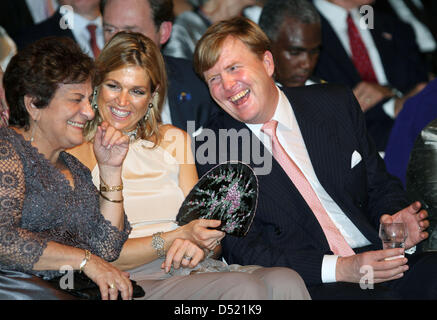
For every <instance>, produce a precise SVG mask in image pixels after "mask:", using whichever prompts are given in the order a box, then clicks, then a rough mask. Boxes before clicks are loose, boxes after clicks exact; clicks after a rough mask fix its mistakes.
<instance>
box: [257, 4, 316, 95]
mask: <svg viewBox="0 0 437 320" xmlns="http://www.w3.org/2000/svg"><path fill="white" fill-rule="evenodd" d="M258 25H259V26H260V28H261V29H262V30H263V31H264V32H265V34H266V35H267V37H269V39H270V41H271V43H272V54H273V59H274V60H275V65H276V68H275V80H276V81H277V82H279V83H280V84H281V85H283V86H284V87H299V86H304V85H310V84H314V83H320V80H319V79H316V77H314V75H313V72H314V68H315V67H316V64H317V60H318V58H319V52H320V46H321V44H322V28H321V24H320V16H319V13H318V12H317V10H316V8H314V6H313V5H312V4H311V2H310V1H308V0H298V1H296V0H292V1H289V0H270V1H267V2H266V4H265V5H264V7H263V9H262V11H261V16H260V19H259V23H258Z"/></svg>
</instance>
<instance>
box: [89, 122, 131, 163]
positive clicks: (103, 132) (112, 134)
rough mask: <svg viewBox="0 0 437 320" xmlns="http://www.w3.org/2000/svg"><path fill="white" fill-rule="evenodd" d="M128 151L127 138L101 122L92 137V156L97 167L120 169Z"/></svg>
mask: <svg viewBox="0 0 437 320" xmlns="http://www.w3.org/2000/svg"><path fill="white" fill-rule="evenodd" d="M128 150H129V137H128V136H126V135H124V134H123V133H122V132H121V131H119V130H117V129H115V128H114V127H112V126H110V125H109V124H108V123H107V122H102V124H101V125H100V126H99V127H98V128H97V132H96V135H95V137H94V154H95V156H96V160H97V163H98V164H99V166H109V167H121V165H122V164H123V161H124V158H125V157H126V154H127V151H128Z"/></svg>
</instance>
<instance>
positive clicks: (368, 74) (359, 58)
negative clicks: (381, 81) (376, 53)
mask: <svg viewBox="0 0 437 320" xmlns="http://www.w3.org/2000/svg"><path fill="white" fill-rule="evenodd" d="M346 23H347V33H348V35H349V44H350V47H351V51H352V62H353V63H354V65H355V68H357V71H358V73H359V75H360V77H361V79H362V80H363V81H368V82H373V83H378V80H377V78H376V75H375V71H374V70H373V66H372V62H371V61H370V57H369V54H368V52H367V48H366V46H365V45H364V42H363V40H362V39H361V35H360V32H359V31H358V29H357V27H356V26H355V23H354V22H353V20H352V17H351V15H350V14H348V15H347V19H346Z"/></svg>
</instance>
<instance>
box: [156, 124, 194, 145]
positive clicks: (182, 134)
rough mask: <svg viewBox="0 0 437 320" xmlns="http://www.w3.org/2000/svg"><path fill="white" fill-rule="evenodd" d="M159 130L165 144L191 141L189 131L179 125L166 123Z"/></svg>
mask: <svg viewBox="0 0 437 320" xmlns="http://www.w3.org/2000/svg"><path fill="white" fill-rule="evenodd" d="M159 132H160V133H161V137H162V140H163V143H162V144H163V145H165V144H174V143H176V144H186V143H187V142H190V141H191V139H190V136H189V135H188V133H187V132H186V131H184V130H182V129H179V128H178V127H175V126H173V125H171V124H164V125H161V126H160V127H159Z"/></svg>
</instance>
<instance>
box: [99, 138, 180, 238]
mask: <svg viewBox="0 0 437 320" xmlns="http://www.w3.org/2000/svg"><path fill="white" fill-rule="evenodd" d="M152 147H153V143H152V142H150V141H147V140H136V141H135V142H133V143H131V144H130V145H129V151H128V154H127V156H126V159H125V160H124V163H123V171H122V179H123V197H124V210H125V213H126V215H127V217H128V219H129V222H130V224H131V226H132V232H131V234H130V236H129V237H130V238H138V237H145V236H150V235H152V234H154V233H155V232H159V231H162V232H167V231H171V230H174V229H176V228H177V224H176V223H175V220H176V215H177V213H178V210H179V207H180V205H181V204H182V202H183V201H184V194H183V192H182V190H181V188H180V187H179V180H178V176H179V165H178V163H177V161H176V159H175V158H174V157H173V156H172V155H171V154H170V153H168V152H167V151H166V150H164V149H163V148H161V147H159V146H156V147H155V148H152ZM92 176H93V182H94V184H95V185H96V186H97V187H98V186H99V181H100V178H99V169H98V167H97V166H96V167H95V168H94V170H93V171H92Z"/></svg>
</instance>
